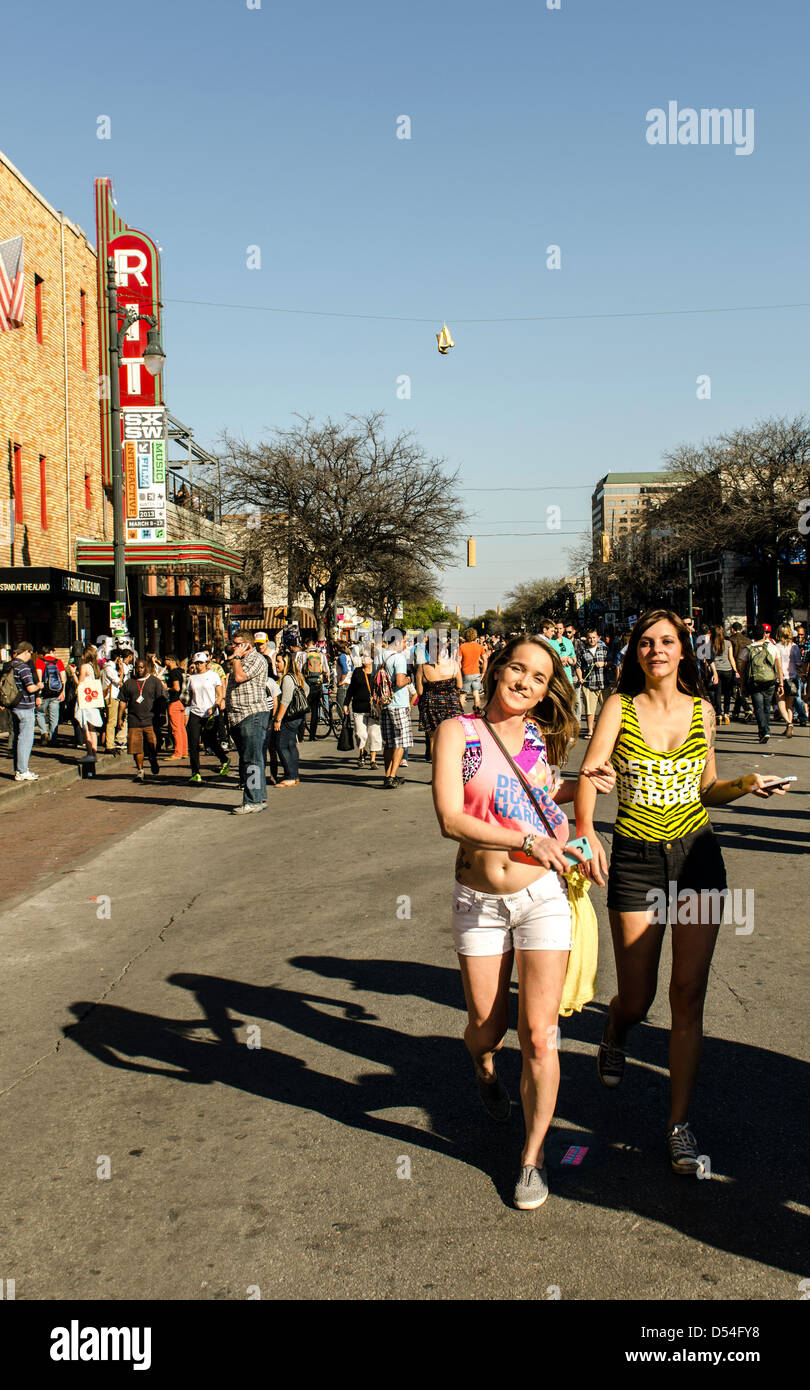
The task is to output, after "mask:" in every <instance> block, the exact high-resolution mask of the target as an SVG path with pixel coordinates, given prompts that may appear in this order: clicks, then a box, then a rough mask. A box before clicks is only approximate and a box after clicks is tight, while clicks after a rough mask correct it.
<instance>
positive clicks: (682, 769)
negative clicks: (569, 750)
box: [610, 695, 709, 840]
mask: <svg viewBox="0 0 810 1390" xmlns="http://www.w3.org/2000/svg"><path fill="white" fill-rule="evenodd" d="M619 698H620V699H621V702H622V727H621V732H620V734H619V737H618V740H617V742H616V747H615V748H614V750H613V753H612V755H611V759H610V761H611V762H612V763H613V766H614V767H615V769H616V791H617V794H618V797H619V814H618V816H617V818H616V826H615V829H616V831H617V832H618V834H619V835H629V836H630V837H631V838H632V839H634V840H679V839H680V838H681V837H682V836H683V835H691V833H692V831H694V830H699V829H700V827H701V826H702V825H706V824H707V823H708V820H709V816H708V813H707V811H706V807H705V806H704V805H703V804H702V802H701V800H700V779H701V777H702V775H703V767H704V764H705V762H706V756H707V754H708V751H709V750H708V745H707V743H706V734H705V731H704V728H703V714H702V711H701V702H700V699H699V698H698V697H697V696H695V702H694V710H693V712H692V723H691V725H690V726H689V733H688V734H687V736H686V741H685V742H684V743H682V744H681V746H680V748H674V749H673V750H672V752H671V753H657V752H655V750H654V749H652V748H650V747H649V746H648V744H646V743H645V742H644V739H643V738H642V736H641V729H640V728H639V723H638V715H637V714H636V707H635V705H634V704H633V699H632V697H631V696H630V695H621V696H620V697H619Z"/></svg>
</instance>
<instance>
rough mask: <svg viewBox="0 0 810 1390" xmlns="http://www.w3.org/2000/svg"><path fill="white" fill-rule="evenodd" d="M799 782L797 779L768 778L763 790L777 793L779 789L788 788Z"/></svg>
mask: <svg viewBox="0 0 810 1390" xmlns="http://www.w3.org/2000/svg"><path fill="white" fill-rule="evenodd" d="M798 780H799V779H798V778H797V777H768V778H767V779H766V781H765V786H764V788H763V790H765V791H769V792H770V791H775V790H776V788H777V787H786V786H788V784H789V783H790V782H797V781H798Z"/></svg>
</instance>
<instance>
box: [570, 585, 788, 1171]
mask: <svg viewBox="0 0 810 1390" xmlns="http://www.w3.org/2000/svg"><path fill="white" fill-rule="evenodd" d="M714 744H715V712H714V709H713V708H712V706H711V704H710V703H709V701H708V700H705V699H703V698H702V697H701V684H700V673H699V670H698V665H697V660H696V658H695V653H694V650H693V648H692V643H691V640H690V637H689V633H688V631H687V629H686V627H685V625H684V623H683V622H682V621H681V619H680V618H679V617H678V616H677V614H675V613H673V612H671V611H670V610H669V609H666V608H655V609H651V610H650V611H648V612H647V613H644V614H643V615H642V616H641V618H639V620H638V622H637V623H636V626H635V627H634V629H633V631H632V634H631V636H630V641H629V644H628V647H627V653H626V655H625V658H624V663H623V665H622V672H621V677H620V680H619V685H618V691H617V693H616V694H615V695H611V696H610V698H609V699H608V700H607V701H606V702H605V704H604V706H603V708H602V711H601V713H600V715H599V721H598V723H597V725H596V729H595V730H594V734H593V738H592V739H591V742H590V744H589V745H588V750H587V752H586V754H585V758H584V760H583V764H582V771H583V773H584V772H585V771H586V770H587V769H589V768H592V767H593V766H594V765H595V764H597V763H604V762H605V761H606V760H607V759H608V758H609V759H610V761H611V762H612V763H613V766H614V767H615V769H616V774H617V793H618V798H619V813H618V816H617V819H616V825H615V830H614V836H613V849H612V853H611V860H610V871H609V874H608V893H607V905H608V910H609V915H610V928H611V933H612V936H613V949H614V952H615V956H616V972H617V977H618V993H617V994H616V995H615V996H614V998H613V999H612V1000H611V1001H610V1011H609V1014H608V1018H607V1021H606V1023H605V1029H604V1033H603V1035H602V1041H601V1042H600V1044H599V1051H598V1055H597V1067H598V1071H599V1077H600V1080H601V1081H602V1083H603V1085H605V1086H609V1087H614V1086H618V1085H619V1083H620V1082H621V1080H622V1076H623V1074H624V1062H625V1040H626V1037H627V1032H628V1029H630V1028H631V1027H632V1026H633V1024H635V1023H638V1022H639V1021H640V1020H641V1019H643V1018H644V1016H645V1014H646V1013H647V1011H648V1009H649V1008H650V1006H651V1004H652V1002H653V999H654V998H655V993H656V988H657V984H658V964H659V958H660V955H661V944H662V941H663V937H664V932H665V930H666V923H667V907H669V918H670V925H671V927H672V977H671V979H670V985H669V1001H670V1008H671V1012H672V1026H671V1032H670V1042H669V1074H670V1089H671V1109H670V1116H669V1124H668V1129H667V1140H668V1145H669V1155H670V1163H671V1166H672V1169H673V1171H674V1172H676V1173H681V1174H695V1173H697V1172H698V1171H699V1170H700V1167H701V1165H700V1162H699V1159H698V1148H697V1144H696V1142H695V1138H694V1135H693V1133H692V1131H691V1129H690V1126H689V1119H688V1115H689V1105H690V1101H691V1098H692V1092H693V1090H694V1086H695V1081H696V1078H697V1071H698V1064H699V1061H700V1051H701V1045H702V1040H703V1002H704V999H705V997H706V986H707V984H708V979H709V967H710V965H711V960H712V954H713V952H714V946H715V942H716V940H717V934H718V930H719V926H720V920H721V917H722V913H723V908H724V906H725V895H726V892H727V889H726V871H725V866H724V864H723V856H722V853H721V851H720V846H719V844H718V843H717V840H716V839H715V836H714V831H713V830H712V828H711V825H710V824H709V817H708V813H707V811H706V807H707V806H723V805H726V804H727V803H728V802H730V801H736V800H738V798H739V797H741V796H746V795H747V794H748V793H749V792H750V793H753V795H755V796H760V797H768V796H771V795H772V794H773V792H774V791H776V792H777V795H784V791H780V790H778V789H777V788H775V787H774V786H773V782H775V781H776V779H775V778H773V779H770V780H769V779H767V778H764V777H761V776H760V775H759V774H758V773H750V774H749V775H748V776H745V777H738V778H737V779H736V781H734V782H720V781H718V780H717V771H716V768H715V754H714ZM595 802H596V792H595V790H594V788H593V786H592V784H591V782H590V780H589V778H588V777H587V776H580V778H579V782H578V785H577V791H576V795H575V799H574V807H575V813H576V822H577V835H587V836H588V840H589V841H590V845H591V849H592V851H593V859H592V860H591V861H590V863H589V864H588V865H587V867H586V870H585V872H586V873H588V874H589V876H590V877H591V878H592V879H593V880H594V882H596V883H599V884H601V883H603V882H604V878H603V875H604V874H605V873H606V872H607V859H606V857H605V851H604V849H603V847H602V845H601V843H600V841H599V839H598V838H597V836H596V833H595V831H594V827H593V811H594V806H595Z"/></svg>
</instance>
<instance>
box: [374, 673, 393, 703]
mask: <svg viewBox="0 0 810 1390" xmlns="http://www.w3.org/2000/svg"><path fill="white" fill-rule="evenodd" d="M393 698H394V687H393V685H392V683H391V677H390V675H389V674H388V667H387V666H386V664H385V662H383V664H382V666H380V668H379V670H378V672H377V674H376V676H375V677H374V699H375V700H376V702H377V706H378V708H379V709H381V710H382V709H385V707H386V705H390V703H391V701H392V700H393Z"/></svg>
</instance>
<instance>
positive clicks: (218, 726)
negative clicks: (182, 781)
mask: <svg viewBox="0 0 810 1390" xmlns="http://www.w3.org/2000/svg"><path fill="white" fill-rule="evenodd" d="M192 666H193V667H194V670H193V673H192V674H191V675H190V676H189V678H188V696H189V700H188V755H189V761H190V763H191V776H190V777H189V779H188V780H189V782H191V783H200V782H202V777H201V775H200V739H202V742H203V746H204V747H205V748H206V749H207V750H208V752H209V753H213V755H214V757H216V758H218V759H219V762H220V767H219V769H218V771H219V776H220V777H225V776H227V774H228V772H229V771H230V763H229V761H228V756H227V748H228V745H227V743H225V740H224V732H223V727H222V710H223V708H224V705H225V686H224V685H223V683H222V680H221V679H220V677H219V675H218V673H217V672H216V671H212V670H211V669H210V667H209V664H208V654H207V652H197V654H196V656H195V657H194V659H193V661H192Z"/></svg>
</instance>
